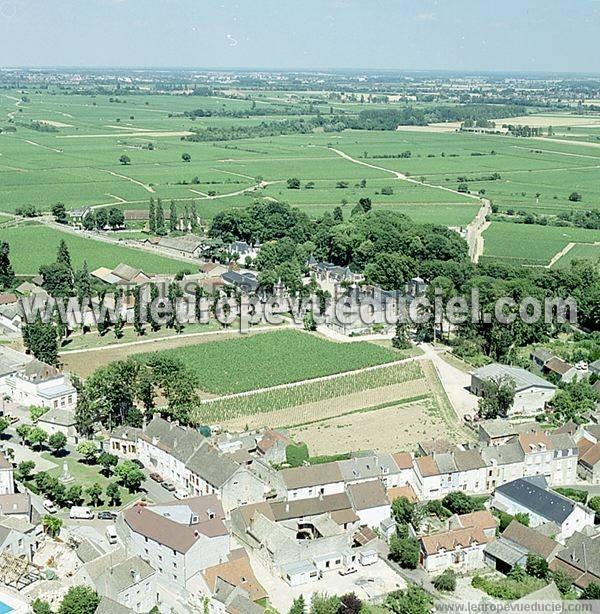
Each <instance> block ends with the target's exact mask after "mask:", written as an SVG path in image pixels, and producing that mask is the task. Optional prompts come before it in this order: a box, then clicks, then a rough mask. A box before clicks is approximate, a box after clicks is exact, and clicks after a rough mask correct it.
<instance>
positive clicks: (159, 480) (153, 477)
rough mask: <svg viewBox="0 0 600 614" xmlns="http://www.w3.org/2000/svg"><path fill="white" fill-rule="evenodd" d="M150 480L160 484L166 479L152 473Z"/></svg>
mask: <svg viewBox="0 0 600 614" xmlns="http://www.w3.org/2000/svg"><path fill="white" fill-rule="evenodd" d="M150 479H151V480H154V481H155V482H158V483H159V484H160V483H161V482H163V481H164V478H163V477H162V475H160V474H158V473H151V474H150Z"/></svg>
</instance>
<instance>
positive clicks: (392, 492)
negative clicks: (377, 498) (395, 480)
mask: <svg viewBox="0 0 600 614" xmlns="http://www.w3.org/2000/svg"><path fill="white" fill-rule="evenodd" d="M387 496H388V499H389V501H390V503H393V502H394V501H395V500H396V499H399V498H401V497H404V498H405V499H408V500H409V501H410V503H416V502H417V501H418V500H419V499H418V497H417V493H416V492H415V490H414V488H413V487H412V485H411V484H407V485H406V486H393V487H392V488H388V489H387Z"/></svg>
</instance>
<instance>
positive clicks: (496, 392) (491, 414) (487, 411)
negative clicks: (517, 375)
mask: <svg viewBox="0 0 600 614" xmlns="http://www.w3.org/2000/svg"><path fill="white" fill-rule="evenodd" d="M515 390H516V388H515V382H514V380H513V379H512V378H510V377H507V376H504V375H502V376H500V377H497V378H491V379H488V380H485V381H484V383H483V391H482V395H483V396H482V398H480V399H479V413H480V415H481V416H482V417H483V418H486V419H493V418H506V416H507V415H508V411H509V409H510V408H511V407H512V404H513V402H514V400H515Z"/></svg>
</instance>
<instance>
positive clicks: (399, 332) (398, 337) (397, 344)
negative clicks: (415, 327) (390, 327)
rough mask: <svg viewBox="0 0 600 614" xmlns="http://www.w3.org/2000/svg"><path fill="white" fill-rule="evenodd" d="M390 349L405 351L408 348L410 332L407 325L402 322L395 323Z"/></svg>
mask: <svg viewBox="0 0 600 614" xmlns="http://www.w3.org/2000/svg"><path fill="white" fill-rule="evenodd" d="M392 347H394V348H396V349H397V350H407V349H408V348H410V332H409V329H408V324H406V323H403V322H400V321H398V322H396V330H395V333H394V336H393V337H392Z"/></svg>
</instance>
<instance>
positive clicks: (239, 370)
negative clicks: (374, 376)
mask: <svg viewBox="0 0 600 614" xmlns="http://www.w3.org/2000/svg"><path fill="white" fill-rule="evenodd" d="M163 354H165V355H167V356H172V357H175V358H179V359H181V360H182V361H183V362H185V363H186V364H187V365H188V366H189V367H191V368H192V369H193V370H194V372H195V373H196V376H197V378H198V386H199V388H200V389H202V390H204V391H206V392H209V393H214V394H230V393H236V392H246V391H249V390H256V389H259V388H265V387H270V386H277V385H280V384H289V383H292V382H298V381H302V380H308V379H313V378H317V377H323V376H328V375H333V374H336V373H343V372H345V371H353V370H356V369H363V368H366V367H372V366H375V365H380V364H384V363H388V362H393V361H395V360H399V359H400V358H402V357H403V356H402V355H401V354H399V353H398V352H396V351H395V350H391V349H386V348H383V347H379V346H376V345H373V344H371V343H367V342H357V343H347V344H343V343H334V342H331V341H327V340H326V339H322V338H320V337H318V336H316V335H312V334H308V333H304V332H300V331H293V330H285V331H275V332H271V333H265V334H260V335H250V336H243V337H239V338H236V339H230V340H226V341H215V342H212V343H201V344H198V345H191V346H186V347H181V348H177V349H175V350H169V351H166V352H164V353H163ZM143 358H144V357H143V356H142V357H141V359H142V360H143Z"/></svg>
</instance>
